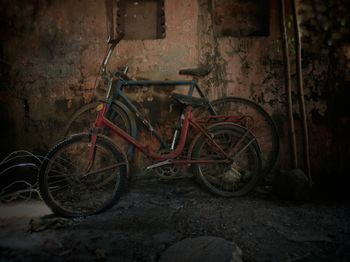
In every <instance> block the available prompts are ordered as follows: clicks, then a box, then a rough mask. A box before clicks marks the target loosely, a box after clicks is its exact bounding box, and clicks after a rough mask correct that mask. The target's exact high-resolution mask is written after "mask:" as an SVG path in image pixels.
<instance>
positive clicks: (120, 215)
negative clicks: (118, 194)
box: [0, 178, 350, 261]
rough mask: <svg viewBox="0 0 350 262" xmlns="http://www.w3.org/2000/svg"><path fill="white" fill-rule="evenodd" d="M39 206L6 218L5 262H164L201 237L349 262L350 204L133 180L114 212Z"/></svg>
mask: <svg viewBox="0 0 350 262" xmlns="http://www.w3.org/2000/svg"><path fill="white" fill-rule="evenodd" d="M11 205H14V204H11ZM35 205H37V207H39V209H40V210H41V211H39V212H37V211H36V210H35V209H32V211H33V212H32V214H31V212H30V210H29V215H25V216H24V215H20V216H19V215H18V214H17V215H13V216H6V214H2V215H1V216H0V217H1V220H0V261H47V260H50V261H157V260H158V259H159V257H160V254H161V253H162V252H163V251H164V250H166V249H167V248H168V247H169V246H171V245H172V244H174V243H176V242H178V241H180V240H182V239H184V238H188V237H197V236H217V237H222V238H225V239H227V240H229V241H234V242H235V243H236V244H237V245H238V246H239V247H240V248H241V249H242V251H243V260H244V261H350V208H349V206H348V205H347V204H341V203H335V202H332V203H330V202H329V203H325V202H324V201H322V203H321V202H315V201H314V202H309V203H300V202H291V201H281V200H277V199H276V197H274V196H272V195H270V194H265V193H261V192H260V193H258V192H254V193H253V194H250V195H249V196H246V197H241V198H235V199H225V198H220V197H215V196H213V195H211V194H209V193H207V192H205V191H203V190H202V189H201V188H200V187H199V186H197V184H196V183H194V182H193V181H191V179H188V178H187V179H179V180H172V181H158V180H155V179H151V180H141V181H137V182H136V183H135V182H133V183H131V184H130V185H129V187H128V190H127V192H126V193H125V194H124V196H123V197H122V199H121V200H120V202H119V203H118V204H116V205H115V206H114V207H113V208H112V209H111V210H109V211H107V212H104V213H103V214H100V215H96V216H92V217H87V218H82V219H73V220H70V219H61V218H57V217H54V216H53V215H48V216H42V215H43V214H45V213H47V210H46V211H45V206H44V205H43V203H41V202H39V204H37V203H36V204H35ZM3 207H5V208H6V207H8V206H3ZM2 212H3V211H2ZM27 214H28V210H27ZM15 216H16V217H15Z"/></svg>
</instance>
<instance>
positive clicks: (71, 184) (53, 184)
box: [39, 134, 128, 217]
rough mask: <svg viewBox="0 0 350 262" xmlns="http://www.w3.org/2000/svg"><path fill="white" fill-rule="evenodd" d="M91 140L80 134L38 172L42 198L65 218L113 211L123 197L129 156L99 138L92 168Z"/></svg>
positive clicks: (53, 152) (49, 157) (61, 145)
mask: <svg viewBox="0 0 350 262" xmlns="http://www.w3.org/2000/svg"><path fill="white" fill-rule="evenodd" d="M90 148H91V142H90V136H89V135H88V134H79V135H74V136H72V137H70V138H69V139H67V140H64V141H62V142H61V143H59V144H58V145H56V146H55V147H54V148H53V149H52V150H51V151H50V152H49V153H48V154H47V156H46V158H45V160H44V161H43V164H42V166H41V168H40V171H39V190H40V195H41V197H42V198H43V200H44V201H45V203H46V204H47V205H48V206H49V207H50V209H51V210H52V211H53V212H54V213H56V214H58V215H61V216H64V217H81V216H88V215H93V214H96V213H99V212H102V211H104V210H106V209H108V208H110V207H111V206H112V205H113V204H114V203H115V202H116V201H117V200H118V199H119V198H120V196H121V194H122V191H123V188H124V183H125V180H126V176H127V166H128V163H127V159H126V156H125V155H124V154H123V153H122V151H121V150H120V149H118V148H117V147H116V146H115V145H114V144H113V143H111V142H110V141H109V140H108V139H106V138H104V137H102V136H98V138H97V141H96V146H95V154H94V155H95V156H94V160H93V163H92V165H89V163H88V161H89V160H88V159H89V153H90Z"/></svg>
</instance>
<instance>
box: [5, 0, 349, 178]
mask: <svg viewBox="0 0 350 262" xmlns="http://www.w3.org/2000/svg"><path fill="white" fill-rule="evenodd" d="M2 2H3V4H2V5H3V8H2V9H1V35H0V37H1V39H0V40H1V50H0V56H1V67H2V72H1V89H0V101H1V112H0V114H1V122H2V124H1V126H2V127H3V128H2V131H1V132H2V137H1V138H0V140H1V144H2V149H3V152H2V155H5V154H6V153H8V152H10V151H12V150H14V149H23V148H25V149H28V150H31V151H34V152H38V153H45V152H46V151H47V149H48V147H50V146H51V145H53V144H54V143H55V142H57V141H58V140H59V139H60V137H61V135H62V130H63V127H64V125H65V123H66V122H67V120H68V119H69V117H70V116H71V115H72V114H73V113H74V112H75V111H76V110H77V109H78V108H79V107H80V106H82V105H84V104H87V103H89V102H91V101H92V100H94V99H95V98H96V97H101V95H102V94H103V88H102V83H101V81H100V80H97V81H96V78H97V76H98V72H99V65H100V63H101V59H102V58H103V55H104V52H105V49H106V42H105V40H106V28H105V23H106V21H105V7H104V1H96V0H86V1H73V0H66V1H58V0H50V1H49V0H35V1H34V0H32V1H26V2H23V1H9V0H4V1H2ZM135 2H137V1H135ZM216 2H221V4H222V5H223V4H225V1H210V0H197V1H192V0H176V1H175V0H166V1H164V12H165V29H166V36H165V38H163V39H153V40H123V41H121V43H120V45H119V46H118V50H117V53H114V54H113V57H112V59H111V63H110V65H109V68H110V69H111V70H112V69H115V68H117V67H120V66H124V65H128V66H129V68H130V70H129V75H130V76H132V77H134V78H138V79H157V80H164V79H184V78H185V79H190V78H188V77H184V76H179V75H178V70H179V69H181V68H186V67H196V66H198V65H207V64H211V65H213V70H212V73H211V74H210V75H209V76H207V77H205V78H203V79H201V80H200V84H201V85H202V86H203V88H204V89H205V92H206V93H207V94H208V96H209V97H210V99H215V98H218V97H222V96H231V95H235V96H243V97H246V98H250V99H251V100H253V101H255V102H257V103H258V104H259V105H261V106H262V107H263V108H264V109H265V110H266V111H267V112H268V113H270V114H271V116H272V117H273V119H274V120H275V121H276V123H277V126H278V129H279V132H280V136H281V142H282V148H281V153H280V166H281V167H282V168H286V169H288V168H289V167H290V164H289V159H290V149H289V141H288V126H287V119H286V95H285V87H284V73H283V72H284V71H283V61H282V44H281V34H280V26H279V24H280V22H279V21H280V20H279V19H280V17H279V14H280V11H279V5H278V1H276V0H271V1H270V6H269V7H270V8H269V12H268V15H269V19H268V21H269V33H268V35H267V36H256V35H252V36H249V35H246V34H245V35H244V36H239V35H238V36H237V35H235V36H222V37H221V36H219V35H218V34H217V33H216V32H214V31H215V28H217V26H214V24H215V23H218V21H216V20H215V19H216V18H215V17H213V14H214V13H215V12H223V11H220V10H224V11H225V9H222V8H221V9H220V8H219V9H215V8H217V6H216V5H215V3H216ZM238 2H239V1H238ZM326 2H327V1H326ZM328 2H329V1H328ZM328 2H327V3H328ZM344 2H346V1H344ZM327 3H325V4H324V5H327ZM341 4H342V1H340V5H341ZM321 6H322V5H321ZM344 6H345V5H344ZM299 7H300V8H299V9H300V10H299V14H300V17H301V19H302V23H301V24H302V29H303V34H304V35H303V41H305V46H304V50H303V55H307V56H305V60H304V62H303V73H304V78H305V95H306V102H307V116H308V121H309V122H308V123H309V127H310V136H311V137H310V142H311V159H312V169H313V170H314V173H316V174H317V175H319V174H320V173H322V172H324V171H325V170H329V171H330V170H332V168H335V166H337V165H334V164H331V163H330V162H332V159H336V156H337V155H339V156H340V158H341V160H342V162H344V161H345V159H344V157H343V155H344V150H346V148H348V147H346V145H348V144H346V145H343V146H342V145H340V144H341V141H339V140H342V138H343V137H345V136H346V134H345V133H344V130H347V129H346V128H348V127H349V117H348V115H347V114H345V113H344V112H345V111H344V110H343V109H342V108H340V109H339V104H338V103H336V102H334V99H338V98H337V95H335V92H334V93H332V92H331V91H330V90H332V89H330V88H329V86H330V85H331V83H330V82H329V81H331V80H330V78H329V75H330V73H329V72H330V70H331V69H332V68H330V65H332V63H333V64H335V63H334V61H338V60H339V61H341V63H342V65H343V67H337V68H336V69H335V71H334V75H337V77H336V79H338V80H339V79H340V80H341V83H339V85H338V88H337V89H336V90H335V91H336V93H337V94H338V93H339V94H341V92H344V88H342V87H341V85H343V86H344V83H348V82H347V81H349V77H348V72H349V57H350V52H349V44H348V43H347V44H346V43H344V41H340V40H339V41H338V42H335V43H334V44H337V46H330V45H327V44H326V45H325V46H324V47H323V49H322V48H320V49H317V45H320V46H321V45H323V43H325V42H326V43H327V39H318V37H319V36H320V32H319V31H317V30H321V29H320V28H318V27H315V26H314V27H312V23H314V22H313V21H314V20H315V19H316V18H315V8H319V7H318V5H316V7H315V5H312V4H309V5H307V4H305V3H303V2H302V1H300V5H299ZM325 8H328V7H325ZM332 8H334V7H332ZM327 10H328V9H327ZM332 10H333V9H332ZM320 12H321V13H322V10H321V11H320ZM323 12H324V13H326V11H324V10H323ZM325 17H326V18H327V15H325ZM347 17H348V16H346V15H344V19H345V20H344V21H343V22H341V21H340V22H339V27H340V28H343V27H342V23H343V24H344V23H345V24H344V27H346V23H349V20H348V18H347ZM247 21H248V24H247V26H248V27H249V26H250V25H249V21H255V20H254V19H251V20H249V19H247ZM247 21H245V20H242V21H241V23H243V24H244V23H246V22H247ZM308 23H309V24H310V23H311V26H310V25H309V24H308ZM289 24H290V21H289ZM341 30H343V31H341V34H346V31H344V30H346V29H341ZM326 31H327V30H326ZM322 32H324V31H322ZM321 35H322V34H321ZM323 35H327V34H326V33H324V34H323ZM341 37H342V35H341V36H340V38H337V39H342V38H341ZM290 46H291V50H292V51H291V57H293V43H292V40H291V41H290ZM322 50H323V51H322ZM333 54H336V56H335V57H333ZM332 59H333V60H332ZM292 68H294V59H292ZM292 76H293V79H294V78H295V70H294V69H292ZM340 80H339V81H340ZM96 83H97V84H96ZM294 90H296V89H295V88H294ZM171 91H173V90H172V89H171V88H168V89H164V91H163V90H161V91H160V90H159V89H152V88H146V89H138V90H135V91H134V92H131V91H130V92H128V93H129V95H130V96H131V97H132V98H134V99H135V100H136V101H137V102H138V103H140V104H141V105H142V107H145V108H146V109H145V110H146V112H148V113H149V115H150V118H151V119H154V120H155V121H156V124H158V125H159V126H160V129H162V128H163V129H164V127H162V126H168V127H169V121H167V114H168V113H169V105H168V102H167V98H168V96H169V94H170V92H171ZM178 91H179V92H184V93H185V92H186V90H184V89H181V90H180V89H179V90H178ZM293 94H294V96H293V97H294V98H296V94H297V93H296V91H294V93H293ZM338 96H340V97H342V96H341V95H338ZM332 101H333V104H332ZM294 102H295V105H294V111H295V117H296V127H297V136H298V144H299V148H300V145H301V132H300V123H299V122H300V114H299V113H298V105H297V103H296V99H294ZM337 110H338V111H339V112H341V113H339V112H338V111H337ZM339 121H340V122H339ZM335 123H336V127H335V126H334V124H335ZM339 123H341V125H344V126H345V129H342V128H340V127H339ZM165 129H166V128H165ZM163 131H164V130H163ZM164 132H165V131H164ZM141 137H143V136H141ZM144 140H148V141H151V142H150V143H151V144H152V143H153V142H152V141H153V140H152V139H149V137H145V138H144ZM339 143H340V144H339ZM347 150H348V149H347ZM300 151H301V149H300ZM300 160H301V155H300ZM140 161H141V160H140ZM345 167H346V165H344V167H339V166H337V168H338V169H339V170H338V171H337V172H339V173H342V172H343V171H344V168H345Z"/></svg>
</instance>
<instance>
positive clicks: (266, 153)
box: [211, 96, 280, 178]
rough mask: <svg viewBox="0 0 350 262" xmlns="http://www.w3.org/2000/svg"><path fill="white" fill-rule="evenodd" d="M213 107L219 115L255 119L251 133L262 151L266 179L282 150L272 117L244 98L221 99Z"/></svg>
mask: <svg viewBox="0 0 350 262" xmlns="http://www.w3.org/2000/svg"><path fill="white" fill-rule="evenodd" d="M211 105H212V106H213V108H214V110H215V111H216V113H217V114H218V115H230V114H231V115H234V116H242V115H248V116H249V117H252V118H253V120H254V127H253V129H252V130H251V132H252V133H253V134H254V136H255V137H256V138H257V141H258V144H259V147H260V150H261V158H262V174H263V176H264V177H265V178H266V177H267V176H268V174H269V173H271V172H272V171H273V169H274V167H275V166H276V163H277V160H278V156H279V150H280V139H279V135H278V130H277V127H276V124H275V122H274V121H273V119H272V118H271V116H270V115H269V114H268V113H267V112H266V111H265V110H264V109H263V108H262V107H261V106H260V105H258V104H256V103H254V102H253V101H251V100H249V99H246V98H243V97H236V96H228V97H224V98H219V99H216V100H214V101H212V102H211ZM248 124H249V123H248ZM246 127H247V128H251V127H250V126H246Z"/></svg>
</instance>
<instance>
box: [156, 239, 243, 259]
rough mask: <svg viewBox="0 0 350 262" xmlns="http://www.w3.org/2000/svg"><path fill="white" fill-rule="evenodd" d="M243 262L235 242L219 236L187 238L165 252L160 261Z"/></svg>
mask: <svg viewBox="0 0 350 262" xmlns="http://www.w3.org/2000/svg"><path fill="white" fill-rule="evenodd" d="M175 261H176V262H177V261H186V262H212V261H216V262H224V261H225V262H241V261H242V251H241V249H240V248H239V247H238V246H237V245H236V244H235V243H234V242H230V241H227V240H225V239H223V238H219V237H211V236H203V237H197V238H186V239H184V240H182V241H180V242H177V243H176V244H174V245H172V246H170V247H169V248H168V249H167V250H165V251H164V252H163V254H162V255H161V257H160V260H159V262H175Z"/></svg>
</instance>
